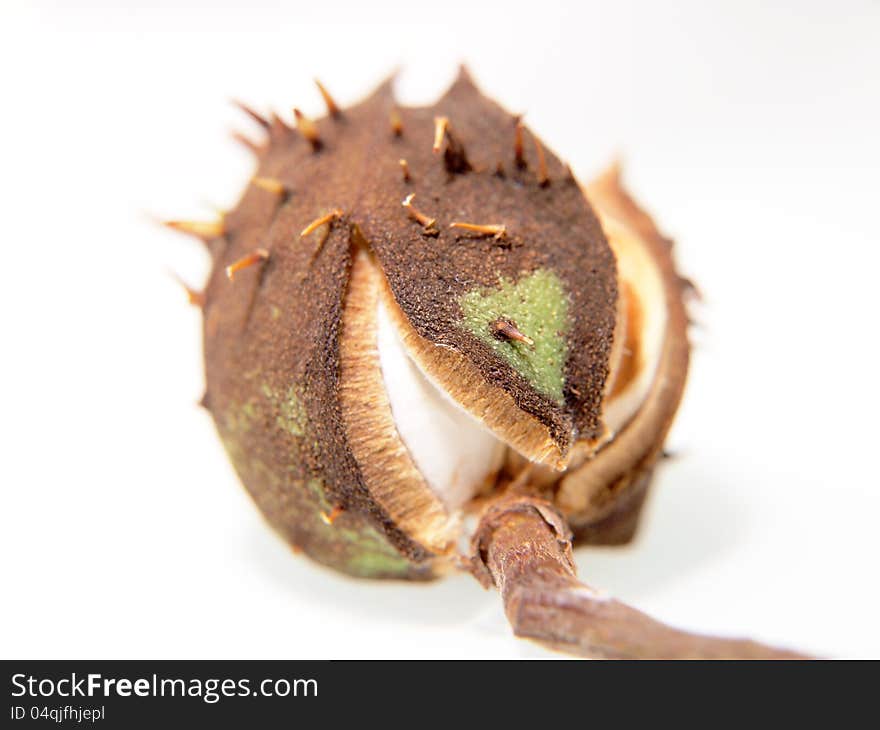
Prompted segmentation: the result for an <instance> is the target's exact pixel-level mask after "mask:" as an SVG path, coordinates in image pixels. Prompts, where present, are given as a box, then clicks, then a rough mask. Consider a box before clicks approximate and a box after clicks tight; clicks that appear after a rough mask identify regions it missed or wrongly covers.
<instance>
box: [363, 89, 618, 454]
mask: <svg viewBox="0 0 880 730" xmlns="http://www.w3.org/2000/svg"><path fill="white" fill-rule="evenodd" d="M376 103H378V101H377V102H376ZM388 103H389V104H390V103H391V101H390V99H389V101H388ZM439 115H442V116H446V117H448V119H449V120H450V129H451V132H452V134H454V135H455V139H456V140H459V141H460V143H461V144H462V145H463V146H464V148H465V149H466V151H467V159H468V161H469V164H470V166H471V167H472V169H471V170H470V171H469V172H464V173H460V174H451V173H450V172H449V171H448V170H447V167H446V166H445V165H444V164H443V161H442V159H441V156H439V155H435V154H434V153H433V152H432V149H431V142H432V140H433V135H434V119H435V117H436V116H439ZM400 117H401V120H402V123H403V134H402V135H401V136H400V137H398V138H393V140H392V145H393V146H392V149H389V150H387V151H386V150H385V149H384V146H380V145H377V147H376V149H377V150H378V151H379V153H378V154H377V156H376V158H375V159H373V160H371V165H372V169H370V170H369V171H364V173H363V174H364V176H365V177H368V178H370V179H371V180H373V181H374V182H373V183H372V184H370V185H366V186H365V187H364V190H363V194H362V196H361V198H360V200H359V201H358V204H357V206H356V209H355V213H354V217H355V218H356V220H357V222H358V225H359V226H360V227H361V229H362V230H363V231H364V234H365V236H366V238H367V240H368V241H369V243H370V246H371V247H372V248H373V250H374V251H375V252H376V256H377V258H378V260H379V262H380V264H381V265H382V268H383V270H384V272H385V275H386V276H387V278H388V281H389V284H390V286H391V289H392V291H393V292H394V295H395V297H396V299H397V301H398V303H399V305H400V307H401V309H402V310H403V312H404V313H405V314H406V316H407V317H408V318H409V321H410V323H411V324H412V326H413V327H414V329H415V330H416V332H417V333H418V334H419V335H420V336H421V337H423V338H425V339H426V340H427V341H429V342H431V343H434V344H438V345H443V346H447V347H450V348H452V349H454V350H456V351H457V352H460V353H462V354H464V355H465V356H466V357H467V358H468V359H469V360H470V361H471V362H473V363H474V364H475V365H476V366H477V368H478V369H479V370H480V372H481V373H482V375H483V377H484V378H485V379H486V381H487V382H488V383H490V384H492V385H496V386H499V387H501V388H503V389H504V390H506V391H507V392H509V393H510V394H511V395H512V396H513V398H514V400H515V401H516V403H517V404H518V405H519V407H520V408H522V409H524V410H525V411H526V412H528V413H530V414H532V415H533V416H535V417H536V418H537V419H539V420H540V421H541V422H542V423H544V424H545V425H547V426H548V427H549V428H550V430H551V432H552V434H553V437H554V438H555V439H556V440H557V442H558V443H559V444H560V447H561V450H562V451H563V452H564V451H566V450H567V447H568V445H569V444H570V442H571V439H572V436H573V435H579V436H580V437H581V438H586V439H594V438H597V437H598V436H599V435H600V434H601V415H600V414H601V397H602V392H603V387H604V384H605V379H606V377H607V375H608V357H609V351H610V348H611V338H612V333H613V328H614V318H615V307H616V301H617V281H616V267H615V262H614V257H613V254H612V253H611V250H610V248H609V247H608V244H607V242H606V241H605V238H604V235H603V234H602V231H601V228H600V226H599V223H598V220H597V219H596V216H595V215H594V213H593V211H592V210H591V208H590V207H589V205H588V204H587V203H586V202H585V200H584V198H583V195H582V193H581V191H580V188H579V187H578V185H577V183H576V181H575V180H574V179H573V178H572V177H571V176H570V174H569V173H568V171H567V170H566V169H565V167H564V166H563V165H562V163H561V162H560V161H559V160H558V159H557V158H556V157H555V156H554V155H553V154H552V153H551V152H549V151H545V157H546V161H547V166H548V172H549V178H550V184H549V185H546V186H541V185H540V184H539V182H538V179H537V176H536V173H535V171H534V170H533V169H532V168H531V167H529V168H527V169H524V170H519V169H517V167H516V166H515V165H514V164H513V137H514V121H513V120H514V118H513V117H512V116H511V115H510V114H509V113H508V112H505V111H504V110H502V109H501V108H500V107H499V106H497V105H496V104H494V103H493V102H491V101H490V100H488V99H487V98H486V97H484V96H482V95H481V94H480V93H479V91H478V90H477V89H476V87H475V86H474V85H473V83H472V82H471V80H470V78H469V77H468V76H467V75H466V74H462V75H461V76H460V77H459V79H458V80H457V81H456V83H455V84H454V85H453V87H452V88H451V89H450V90H449V92H447V94H446V95H445V96H444V97H443V98H441V99H440V100H439V101H438V102H437V104H436V105H435V106H434V107H431V108H425V109H401V110H400ZM383 132H384V130H383ZM385 134H387V133H385ZM529 151H531V150H529ZM532 154H534V153H532ZM401 158H404V159H406V160H407V163H408V166H409V170H410V174H411V178H412V179H411V181H410V182H405V181H404V180H403V177H402V175H401V172H400V168H399V164H398V160H399V159H401ZM526 160H527V161H528V162H529V163H531V164H532V166H533V167H534V165H535V159H534V157H530V156H529V154H527V155H526ZM499 163H501V165H502V166H503V167H504V169H505V174H504V175H503V176H499V175H498V174H496V170H497V167H498V164H499ZM409 193H415V194H416V199H415V204H416V205H417V207H418V208H419V210H421V211H422V212H424V213H425V214H426V215H428V216H430V217H431V218H435V219H436V220H437V229H438V231H439V232H438V233H437V235H429V234H426V232H425V230H424V229H423V228H422V226H420V225H419V224H418V223H416V222H415V221H413V220H412V219H411V218H409V217H408V216H407V215H406V212H405V210H404V209H403V208H402V206H401V201H402V200H403V199H404V197H405V196H406V195H407V194H409ZM454 221H468V222H472V223H502V224H504V225H505V226H506V229H507V237H506V238H505V239H504V240H503V241H496V240H494V239H493V238H492V237H491V236H480V235H475V234H473V233H469V232H465V231H461V230H450V229H449V224H450V223H452V222H454ZM539 268H547V269H549V270H551V271H553V272H554V273H556V274H557V275H558V276H559V277H560V279H561V280H562V282H563V284H564V286H565V288H566V290H567V292H568V295H569V297H570V299H571V305H570V307H569V311H570V312H571V316H572V319H573V321H572V326H571V330H570V335H569V360H568V362H567V364H566V369H565V370H566V372H565V374H566V381H567V387H566V390H565V402H564V403H563V404H562V405H559V404H556V403H554V402H552V401H551V400H550V399H548V398H547V397H546V396H542V395H541V394H540V393H538V392H536V391H535V390H534V388H532V387H531V386H530V385H529V384H528V383H527V382H526V381H525V380H523V378H522V377H521V376H520V375H519V374H518V373H516V371H514V370H513V369H512V368H511V367H510V366H508V365H507V364H506V363H504V362H503V361H501V360H499V358H498V357H497V356H495V355H494V354H493V353H492V351H491V350H490V349H489V348H487V347H486V345H485V344H483V343H481V342H480V341H479V340H478V339H476V338H475V337H473V336H472V335H471V334H469V333H468V332H466V331H464V330H463V329H462V328H460V327H459V326H458V322H459V320H460V318H461V312H460V310H459V308H458V305H457V302H456V298H457V296H458V295H460V294H462V293H463V292H465V291H468V290H470V289H473V288H474V287H476V286H484V287H494V286H496V285H497V283H498V280H499V278H500V277H502V276H503V277H506V278H509V279H512V280H518V279H520V278H521V277H522V276H523V275H524V274H527V273H529V272H531V271H534V270H535V269H539ZM575 384H576V390H573V389H572V388H571V387H570V386H572V385H575Z"/></svg>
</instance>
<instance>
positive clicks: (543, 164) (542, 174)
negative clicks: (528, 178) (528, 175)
mask: <svg viewBox="0 0 880 730" xmlns="http://www.w3.org/2000/svg"><path fill="white" fill-rule="evenodd" d="M532 141H533V142H534V143H535V153H536V154H537V155H538V185H540V186H541V187H542V188H546V187H547V186H548V185H549V184H550V176H549V175H548V174H547V158H546V157H545V155H544V148H543V146H542V145H541V143H540V142H539V141H538V138H537V137H536V136H535V135H532Z"/></svg>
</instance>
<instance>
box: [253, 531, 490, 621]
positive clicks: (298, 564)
mask: <svg viewBox="0 0 880 730" xmlns="http://www.w3.org/2000/svg"><path fill="white" fill-rule="evenodd" d="M244 540H245V544H244V545H243V549H244V551H245V556H244V557H245V559H246V560H249V561H250V562H251V563H253V565H254V566H255V568H257V569H260V570H263V571H265V573H266V575H267V576H268V578H269V579H270V580H271V581H273V582H274V583H276V584H277V586H278V587H280V588H281V589H283V590H284V591H285V592H287V593H289V594H290V595H292V596H295V598H296V600H297V602H309V603H313V604H315V605H316V606H319V607H321V606H333V607H335V608H336V609H337V610H338V609H344V610H347V611H350V612H352V613H356V614H357V615H358V616H360V617H363V618H368V619H380V620H383V621H393V622H395V623H397V622H404V623H407V624H411V625H455V624H463V623H465V622H468V621H472V620H474V619H475V618H476V617H478V616H479V615H480V614H481V613H483V612H485V611H486V610H487V608H488V607H490V606H491V605H492V604H493V603H495V602H499V600H498V597H497V596H496V595H494V594H493V593H490V592H488V591H484V590H483V589H482V588H481V587H480V586H479V585H478V584H477V583H476V581H475V580H474V579H473V578H471V577H470V576H467V575H452V576H448V577H447V578H445V579H440V580H436V581H432V582H426V583H419V582H407V581H378V580H360V579H357V578H351V577H348V576H346V575H344V574H342V573H337V572H336V571H333V570H331V569H329V568H325V567H324V566H321V565H319V564H318V563H315V562H314V561H312V560H310V559H309V558H308V557H306V556H305V555H296V554H294V553H293V552H292V551H291V550H290V549H289V548H288V547H287V546H286V544H285V543H284V541H283V540H282V539H281V538H280V537H278V536H277V535H276V534H275V533H274V532H273V531H272V530H271V528H269V526H268V525H266V524H265V523H263V522H258V521H254V522H253V525H252V528H250V529H248V530H247V532H246V534H245V536H244ZM499 603H500V602H499Z"/></svg>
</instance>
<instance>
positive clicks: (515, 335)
mask: <svg viewBox="0 0 880 730" xmlns="http://www.w3.org/2000/svg"><path fill="white" fill-rule="evenodd" d="M490 326H491V329H492V334H494V335H495V337H497V338H498V339H501V340H508V341H510V340H514V341H516V342H522V343H523V344H526V345H528V346H529V347H534V346H535V341H534V340H533V339H532V338H531V337H528V336H526V335H524V334H523V333H522V332H520V331H519V328H518V327H517V326H516V324H515V323H514V322H512V321H511V320H509V319H505V318H504V317H499V318H498V319H496V320H495V321H494V322H492V324H491V325H490Z"/></svg>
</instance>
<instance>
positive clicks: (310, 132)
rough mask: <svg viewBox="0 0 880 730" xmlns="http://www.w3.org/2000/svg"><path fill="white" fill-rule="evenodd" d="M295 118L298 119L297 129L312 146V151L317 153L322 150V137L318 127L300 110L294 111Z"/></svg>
mask: <svg viewBox="0 0 880 730" xmlns="http://www.w3.org/2000/svg"><path fill="white" fill-rule="evenodd" d="M293 116H295V117H296V128H297V129H298V130H299V133H300V134H301V135H302V136H303V137H305V139H306V140H307V141H308V143H309V144H310V145H312V149H313V150H314V151H316V152H317V151H318V150H319V149H321V145H322V142H321V135H320V133H319V132H318V127H317V125H316V124H315V123H314V122H313V121H312V120H311V119H309V118H308V117H307V116H305V114H303V113H302V112H301V111H300V110H299V109H294V110H293Z"/></svg>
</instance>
